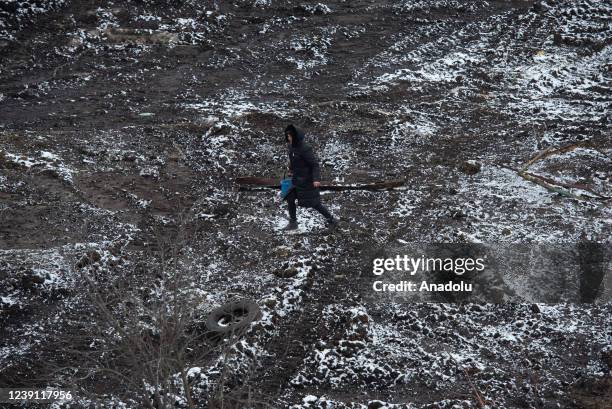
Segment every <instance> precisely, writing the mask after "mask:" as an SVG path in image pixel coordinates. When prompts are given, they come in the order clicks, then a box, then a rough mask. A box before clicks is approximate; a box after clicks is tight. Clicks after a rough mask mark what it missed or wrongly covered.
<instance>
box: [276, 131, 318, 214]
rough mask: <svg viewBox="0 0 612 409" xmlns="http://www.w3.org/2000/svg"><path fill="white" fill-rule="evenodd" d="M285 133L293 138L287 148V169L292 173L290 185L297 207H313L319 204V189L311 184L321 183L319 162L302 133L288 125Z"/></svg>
mask: <svg viewBox="0 0 612 409" xmlns="http://www.w3.org/2000/svg"><path fill="white" fill-rule="evenodd" d="M285 132H291V133H292V134H293V135H295V137H294V138H293V141H292V143H291V145H290V146H289V169H290V170H291V172H292V173H293V177H292V183H293V186H294V188H295V191H296V195H297V199H298V205H299V206H304V207H313V206H317V205H318V204H319V203H321V197H320V195H319V189H317V188H315V187H314V185H313V182H318V181H321V168H320V166H319V160H318V159H317V157H316V156H315V154H314V152H313V151H312V147H311V146H310V145H308V144H307V143H306V142H305V141H304V132H303V131H302V130H300V129H298V128H296V127H295V126H293V125H289V126H288V127H287V129H285Z"/></svg>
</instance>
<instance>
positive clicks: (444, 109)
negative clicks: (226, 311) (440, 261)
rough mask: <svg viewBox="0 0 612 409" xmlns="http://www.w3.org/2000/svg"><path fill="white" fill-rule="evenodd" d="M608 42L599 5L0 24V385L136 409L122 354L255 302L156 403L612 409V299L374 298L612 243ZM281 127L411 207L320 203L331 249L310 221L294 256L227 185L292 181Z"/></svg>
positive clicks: (74, 5)
mask: <svg viewBox="0 0 612 409" xmlns="http://www.w3.org/2000/svg"><path fill="white" fill-rule="evenodd" d="M611 20H612V6H611V5H610V4H609V2H606V1H596V0H578V1H569V0H567V1H561V0H557V1H553V0H549V1H546V2H544V1H542V2H533V1H522V0H516V1H492V0H491V1H481V0H478V1H453V0H403V1H350V2H349V1H325V2H324V3H323V2H307V1H304V2H289V1H276V0H272V1H270V0H248V1H246V0H244V1H232V2H216V1H196V0H184V1H162V0H145V1H129V0H123V1H103V0H87V1H68V0H65V1H64V0H57V1H33V0H22V1H9V2H5V3H3V4H1V5H0V55H1V57H2V58H0V140H1V145H0V149H1V150H0V233H1V234H0V249H1V250H0V311H1V315H0V323H1V326H0V384H2V385H7V386H9V385H10V386H34V385H38V386H40V385H56V386H62V385H71V386H73V387H74V388H75V389H76V390H78V391H79V392H78V393H77V396H78V397H79V399H78V401H77V402H76V403H72V404H66V405H63V406H64V407H74V408H77V407H87V405H90V404H93V403H94V402H98V403H99V404H100V405H101V406H102V407H117V408H119V407H134V408H136V407H144V406H145V402H146V401H147V400H148V395H147V391H150V390H151V388H154V387H155V385H152V384H150V383H147V384H145V385H144V386H145V387H144V388H142V386H143V385H142V380H143V379H149V378H146V376H145V375H143V374H142V373H140V372H138V368H143V367H146V366H139V365H145V364H143V363H142V362H137V363H135V362H134V361H137V359H135V358H134V356H139V357H140V356H142V355H138V354H135V355H130V356H131V357H132V358H131V360H127V358H125V357H126V356H127V355H126V354H124V353H119V352H118V351H121V349H120V348H125V345H126V342H127V341H126V340H129V339H133V338H131V337H133V336H134V334H136V335H138V334H143V333H146V334H151V335H150V336H151V337H152V338H153V339H157V340H158V341H159V339H160V338H162V339H163V338H164V337H163V336H161V337H160V334H164V333H165V332H164V331H166V329H164V328H166V327H164V328H162V323H161V322H160V320H159V319H158V318H159V317H161V316H166V315H164V314H166V313H167V312H168V311H169V312H171V313H176V316H180V317H187V318H186V319H185V322H187V325H186V328H187V329H185V333H188V334H190V336H192V335H193V334H194V333H195V334H197V333H198V331H199V329H200V328H201V324H202V322H203V320H204V319H205V317H206V314H207V313H208V312H209V311H210V310H211V309H213V308H214V307H216V306H219V305H221V304H223V303H224V302H225V301H228V300H232V299H235V298H249V299H252V300H255V301H256V302H257V304H258V305H259V306H260V308H261V309H262V317H261V319H260V320H259V321H258V322H256V323H254V324H253V325H252V326H251V328H250V329H249V332H248V333H247V334H245V335H244V337H242V338H241V339H240V340H239V341H238V342H237V343H235V344H232V345H230V346H219V345H216V346H215V345H214V344H213V343H211V342H208V341H202V342H198V343H195V344H193V345H192V344H189V348H187V350H188V351H187V352H188V353H186V356H185V357H184V360H183V361H181V362H182V364H181V365H182V366H181V370H180V371H178V372H177V373H175V374H170V376H169V377H168V379H166V380H163V382H166V385H175V386H176V385H179V386H176V388H175V390H174V389H173V390H174V392H173V393H174V395H173V396H172V400H173V401H175V402H176V405H177V406H178V407H187V405H188V404H189V402H188V401H189V400H193V401H194V402H195V403H194V404H195V405H196V407H201V408H204V407H225V408H228V407H273V408H284V407H293V408H296V409H297V408H315V407H321V408H345V407H346V408H400V407H401V408H470V407H485V406H488V407H495V408H536V407H537V408H553V407H555V408H556V407H564V408H565V407H575V408H604V407H606V405H607V404H609V402H610V400H611V398H612V384H611V378H610V370H611V368H612V355H611V354H612V349H611V344H612V343H611V340H612V333H611V330H610V329H611V327H612V325H611V324H612V319H611V314H610V313H611V306H610V300H609V299H605V298H603V299H602V298H600V299H598V300H597V302H596V303H594V304H588V305H587V304H533V303H532V302H531V301H533V300H529V299H525V302H524V303H518V304H499V305H497V304H474V303H469V304H452V303H419V304H405V303H391V302H372V301H371V300H370V299H369V298H368V297H365V296H364V294H363V288H362V287H360V286H356V285H354V284H355V281H356V279H357V278H360V279H362V278H363V277H366V276H368V275H369V274H370V273H371V264H370V261H371V259H372V257H373V256H374V255H375V254H377V252H380V251H381V250H382V249H385V248H387V247H389V246H393V245H397V244H398V243H436V242H438V243H439V242H448V243H491V244H493V243H498V242H504V243H556V244H561V245H567V246H568V248H570V247H572V248H573V246H575V244H576V243H577V242H595V243H601V244H602V246H604V247H606V246H609V243H610V237H611V235H610V233H611V232H612V228H611V227H612V217H611V216H612V212H611V210H610V206H609V204H610V201H609V198H610V196H611V195H612V188H611V186H612V184H610V179H611V170H612V159H611V157H610V151H611V148H612V138H610V136H611V135H610V125H609V115H610V104H611V102H612V93H611V88H610V84H611V83H612V81H611V80H612V65H611V63H610V61H611V60H612V45H611V44H612V29H611V26H610V21H611ZM288 123H295V124H298V125H299V126H301V127H302V128H303V129H305V131H306V133H307V136H308V138H309V141H310V143H311V144H312V145H313V147H314V148H315V150H316V151H317V153H318V155H319V157H320V159H321V164H322V172H323V176H324V178H325V179H326V180H330V181H336V182H339V183H353V182H363V181H369V180H381V179H382V180H384V179H405V180H406V182H407V183H406V185H405V186H404V187H402V188H400V189H396V190H391V191H379V192H365V191H343V192H329V193H325V194H324V195H323V200H324V201H325V203H327V204H328V205H329V207H330V209H331V211H332V212H333V213H334V214H336V215H338V216H339V217H340V218H341V220H342V222H343V224H342V227H341V229H340V230H339V231H337V232H336V233H334V234H328V233H327V232H326V231H325V228H324V226H323V223H322V220H321V219H320V218H319V217H318V216H317V215H316V214H314V213H312V212H310V211H302V212H301V213H300V226H301V227H300V231H299V232H298V233H296V234H291V235H285V234H282V233H281V232H280V231H279V230H280V227H281V226H282V225H283V223H284V221H285V217H286V215H285V211H284V206H283V205H282V203H280V201H279V199H278V198H277V195H276V192H273V191H270V190H267V191H266V190H262V191H244V190H240V189H238V186H237V185H236V184H235V183H234V178H235V177H237V176H245V175H256V176H265V177H279V178H280V176H281V175H282V173H283V168H284V166H285V164H286V153H285V148H284V142H283V133H282V130H283V129H284V127H285V126H286V125H287V124H288ZM606 248H609V247H606ZM606 266H607V268H608V269H609V266H610V263H609V262H608V264H606ZM608 272H609V270H608ZM357 281H359V280H357ZM169 294H170V295H169ZM186 305H188V306H189V308H185V306H186ZM102 307H103V308H102ZM166 307H167V308H166ZM177 311H178V312H177ZM186 311H188V312H186ZM153 312H157V313H159V314H158V315H155V314H154V313H153ZM176 316H175V318H176ZM156 317H157V318H156ZM113 320H114V321H113ZM122 322H128V323H130V326H124V325H123V324H122ZM181 322H182V320H181ZM165 325H167V324H165ZM123 331H125V332H123ZM130 331H131V332H130ZM138 336H140V335H138ZM155 337H157V338H155ZM136 338H138V337H136ZM196 339H199V338H196ZM130 345H131V344H130ZM156 345H157V344H156ZM181 345H183V344H181ZM159 349H160V350H161V348H159ZM156 353H161V352H159V351H157V352H156ZM128 355H129V354H128ZM109 356H110V358H109ZM145 356H146V355H145ZM155 356H156V357H158V355H155ZM196 357H197V359H196ZM113 365H115V366H113ZM110 367H113V368H118V367H119V368H122V370H124V372H123V373H124V374H131V375H130V376H131V378H130V379H129V381H130V382H132V381H134V379H136V382H134V384H135V385H137V386H134V385H132V384H131V383H130V382H128V380H126V379H122V378H120V377H117V376H113V375H112V374H109V373H108V372H104V369H108V368H110ZM146 368H148V367H146ZM181 371H182V372H183V373H184V374H185V376H186V378H187V381H188V384H189V388H190V390H191V391H190V395H191V396H190V397H189V398H188V397H187V396H186V393H185V392H186V391H185V390H184V389H181V388H182V387H181V386H180V384H181V382H180V381H181ZM134 374H136V375H134ZM139 376H142V378H138V377H139ZM145 382H148V380H146V381H145ZM160 382H161V381H160ZM168 393H170V392H168Z"/></svg>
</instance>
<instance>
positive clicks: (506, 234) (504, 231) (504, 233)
mask: <svg viewBox="0 0 612 409" xmlns="http://www.w3.org/2000/svg"><path fill="white" fill-rule="evenodd" d="M502 234H503V235H504V236H509V235H511V234H512V230H510V229H509V228H507V227H506V228H504V229H503V230H502Z"/></svg>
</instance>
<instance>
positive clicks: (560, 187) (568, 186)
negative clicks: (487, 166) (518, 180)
mask: <svg viewBox="0 0 612 409" xmlns="http://www.w3.org/2000/svg"><path fill="white" fill-rule="evenodd" d="M502 167H504V168H506V169H510V170H512V171H514V172H516V173H517V174H518V175H519V176H520V177H522V178H523V179H525V180H527V181H529V182H533V183H535V184H537V185H540V186H542V187H543V188H546V189H547V190H550V191H551V192H555V193H558V194H560V195H561V196H565V197H571V198H574V199H578V200H584V199H585V198H588V196H586V195H577V194H575V193H573V192H572V191H571V190H572V189H577V190H582V191H584V192H586V193H589V194H590V195H592V197H594V198H596V199H599V200H609V199H610V198H609V197H607V196H603V195H600V194H599V193H597V192H595V191H593V190H592V189H591V188H589V187H588V186H586V185H582V184H578V183H564V182H560V181H557V180H554V179H551V178H547V177H545V176H540V175H536V174H534V173H530V172H527V171H525V170H524V168H523V169H522V170H520V169H516V168H513V167H511V166H505V165H502Z"/></svg>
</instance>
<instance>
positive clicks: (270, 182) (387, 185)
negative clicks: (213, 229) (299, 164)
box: [235, 176, 405, 191]
mask: <svg viewBox="0 0 612 409" xmlns="http://www.w3.org/2000/svg"><path fill="white" fill-rule="evenodd" d="M235 181H236V184H238V185H239V186H240V188H241V189H244V190H251V189H257V188H266V189H279V187H280V180H279V179H274V178H260V177H256V176H241V177H237V178H236V179H235ZM404 184H405V181H404V180H386V181H376V182H371V183H352V184H338V183H333V182H321V188H320V189H321V190H331V191H340V190H370V191H375V190H390V189H394V188H397V187H400V186H403V185H404Z"/></svg>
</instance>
